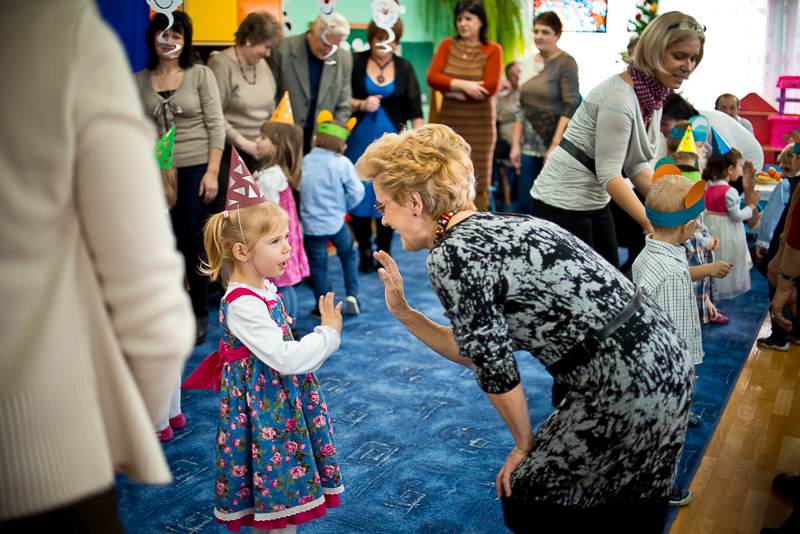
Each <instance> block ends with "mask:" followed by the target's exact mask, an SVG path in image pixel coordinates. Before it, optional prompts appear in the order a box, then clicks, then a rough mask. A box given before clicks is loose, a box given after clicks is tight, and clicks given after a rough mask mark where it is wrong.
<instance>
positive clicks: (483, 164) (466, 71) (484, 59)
mask: <svg viewBox="0 0 800 534" xmlns="http://www.w3.org/2000/svg"><path fill="white" fill-rule="evenodd" d="M453 23H454V25H455V28H456V31H457V35H456V36H455V37H446V38H445V39H444V40H443V41H442V42H441V43H440V44H439V48H438V49H437V51H436V56H435V57H434V58H433V62H432V63H431V66H430V68H429V69H428V85H430V86H431V87H432V88H433V89H436V90H437V91H440V92H442V93H443V95H444V98H443V99H442V107H441V110H440V111H439V116H438V122H440V123H442V124H446V125H447V126H450V127H451V128H452V129H453V130H455V131H456V132H457V133H458V134H459V135H461V136H462V137H463V138H464V139H466V141H467V143H469V146H470V148H471V149H472V152H471V154H472V163H473V166H474V168H475V184H476V195H475V204H476V205H477V207H478V209H480V210H486V209H488V207H489V185H490V184H491V181H492V153H493V152H494V143H495V140H496V137H497V132H496V129H495V106H494V100H493V99H492V98H490V97H491V96H492V95H493V94H495V93H496V92H497V89H498V87H499V86H500V73H501V72H502V70H503V48H502V47H501V46H500V45H499V44H497V43H495V42H491V41H489V40H488V39H487V38H486V31H487V26H488V22H487V19H486V10H485V9H484V7H483V2H481V1H480V0H461V1H460V2H459V3H458V4H457V5H456V8H455V11H454V13H453Z"/></svg>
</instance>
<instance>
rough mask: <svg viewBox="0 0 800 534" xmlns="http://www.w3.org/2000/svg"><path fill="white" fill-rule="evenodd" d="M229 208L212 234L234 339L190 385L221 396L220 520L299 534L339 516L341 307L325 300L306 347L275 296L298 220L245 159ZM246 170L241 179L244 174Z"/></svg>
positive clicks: (223, 317) (210, 248)
mask: <svg viewBox="0 0 800 534" xmlns="http://www.w3.org/2000/svg"><path fill="white" fill-rule="evenodd" d="M232 159H233V160H238V161H234V162H233V163H232V164H231V183H230V186H229V188H228V201H227V203H228V208H227V210H225V211H223V212H222V213H218V214H216V215H213V216H212V217H211V218H210V219H209V221H208V223H207V224H206V228H205V234H204V241H205V246H206V251H207V253H208V263H207V265H206V272H207V273H208V274H209V275H210V277H211V278H212V279H218V278H222V279H223V282H227V290H226V292H225V295H224V297H223V298H222V302H221V305H220V322H221V323H222V328H223V337H222V339H221V340H220V344H219V351H218V352H216V353H214V354H212V355H211V356H209V357H208V358H206V360H205V361H204V362H203V363H202V364H201V366H200V367H199V368H198V369H197V370H196V371H195V372H194V373H193V374H192V375H191V376H190V377H189V378H188V379H187V380H186V382H184V388H187V389H190V388H191V389H193V388H209V387H213V388H214V389H215V390H218V391H219V392H220V404H219V425H218V429H217V433H216V439H215V442H216V449H217V453H216V479H215V486H214V490H215V491H214V500H215V506H214V515H215V517H216V519H217V522H219V523H224V524H225V525H226V526H227V527H228V529H229V530H230V531H234V532H236V531H239V529H240V528H241V527H242V526H252V527H253V532H262V531H266V530H269V531H271V532H273V533H278V532H282V533H291V532H295V531H296V526H297V525H300V524H303V523H305V522H307V521H310V520H312V519H315V518H318V517H320V516H322V515H324V514H325V511H326V509H327V508H330V507H335V506H338V505H339V496H338V494H339V493H341V492H342V491H343V489H344V488H343V486H342V479H341V473H340V471H339V464H338V460H337V454H336V449H335V447H334V444H333V437H332V435H333V429H332V427H331V421H330V417H329V415H328V407H327V404H326V403H325V399H324V397H323V395H322V391H321V389H320V385H319V382H318V381H317V379H316V377H315V376H314V371H316V370H317V369H319V367H320V366H321V365H322V364H323V362H324V361H325V360H326V359H327V358H328V357H329V356H330V355H331V354H333V352H335V351H336V349H337V348H338V347H339V341H340V335H341V329H342V316H341V303H339V304H338V305H336V306H334V304H333V297H334V295H333V293H328V294H327V295H324V296H322V297H320V299H319V309H320V314H321V317H322V320H321V323H322V324H321V325H320V326H318V327H317V328H316V329H315V330H314V331H313V332H312V333H310V334H308V335H306V336H304V337H303V338H302V339H300V340H299V341H295V340H294V339H293V337H292V333H291V331H290V329H289V324H288V320H287V313H286V310H285V308H284V306H283V302H282V300H281V297H280V296H279V295H278V293H277V289H276V287H275V285H273V284H272V283H271V282H269V281H268V280H266V279H267V278H272V279H275V278H279V277H280V276H281V275H282V274H283V272H284V270H285V268H286V265H287V262H288V261H289V259H290V257H291V247H290V246H289V242H288V234H289V220H288V217H287V215H286V212H285V211H284V210H283V209H281V208H280V206H278V205H277V204H274V203H272V202H268V201H266V200H265V199H264V197H263V196H262V195H261V193H260V191H259V189H258V186H257V185H256V183H255V180H254V179H253V178H252V177H251V176H250V175H249V173H248V172H247V169H246V168H244V164H243V163H241V160H240V159H239V158H238V157H237V155H236V154H234V156H233V158H232ZM237 164H241V167H238V168H237V169H238V171H237V170H234V169H235V165H237Z"/></svg>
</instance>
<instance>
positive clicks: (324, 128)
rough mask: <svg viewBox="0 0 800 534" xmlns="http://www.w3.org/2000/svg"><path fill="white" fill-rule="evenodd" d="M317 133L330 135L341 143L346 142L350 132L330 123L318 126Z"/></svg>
mask: <svg viewBox="0 0 800 534" xmlns="http://www.w3.org/2000/svg"><path fill="white" fill-rule="evenodd" d="M317 133H322V134H328V135H332V136H334V137H338V138H339V139H341V140H342V141H347V138H348V137H350V130H348V129H347V128H345V127H344V126H339V125H338V124H334V123H332V122H322V123H320V124H318V125H317Z"/></svg>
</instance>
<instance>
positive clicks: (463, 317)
mask: <svg viewBox="0 0 800 534" xmlns="http://www.w3.org/2000/svg"><path fill="white" fill-rule="evenodd" d="M357 168H358V169H359V171H360V172H361V173H362V175H363V176H365V177H368V178H372V179H373V183H374V188H375V195H376V198H377V201H378V204H376V209H378V211H380V212H382V214H383V224H385V225H388V226H391V227H392V228H393V229H394V230H395V231H397V232H398V233H399V234H400V238H401V241H402V244H403V247H404V248H405V249H407V250H421V249H429V250H430V254H429V256H428V260H427V269H428V275H429V277H430V281H431V284H432V285H433V288H434V290H435V291H436V294H437V295H438V297H439V300H440V301H441V303H442V305H443V306H444V309H445V314H446V315H447V317H448V318H449V319H450V321H451V325H450V326H443V325H439V324H436V323H434V322H432V321H431V320H430V319H428V318H427V317H426V316H424V315H423V314H422V313H420V312H419V311H416V310H415V309H414V308H412V307H411V306H410V305H409V303H408V302H407V300H406V298H405V294H404V291H403V278H402V276H401V275H400V272H399V271H398V268H397V265H396V264H395V262H394V261H393V260H392V258H391V257H390V256H389V255H388V254H386V253H385V252H377V253H376V259H377V260H378V261H379V262H380V263H381V264H382V265H383V268H382V269H381V270H380V271H379V273H380V276H381V278H382V280H383V282H384V284H385V296H386V306H387V308H388V309H389V311H390V312H391V313H392V314H394V315H395V317H397V319H398V320H400V321H401V322H402V323H403V325H404V326H405V327H406V328H407V329H408V330H409V332H411V333H412V334H413V335H414V336H416V337H417V338H418V339H420V340H421V341H422V342H423V343H425V344H426V345H428V346H429V347H431V348H432V349H433V350H434V351H436V352H438V353H439V354H440V355H442V356H444V357H445V358H447V359H449V360H451V361H453V362H456V363H459V364H461V365H464V366H467V367H470V368H472V369H473V370H474V372H475V378H476V380H477V382H478V385H479V386H480V387H481V389H483V391H485V392H486V394H487V396H488V397H489V400H490V401H491V402H492V404H493V405H494V407H495V408H496V409H497V411H498V412H499V413H500V415H501V417H502V418H503V421H504V422H505V424H506V426H508V429H509V430H510V431H511V435H512V436H513V438H514V442H515V446H514V448H513V449H512V451H511V452H510V453H509V455H508V458H507V459H506V461H505V464H504V465H503V466H502V468H501V469H500V471H499V473H498V474H497V480H496V482H497V492H498V495H502V496H503V509H504V515H505V522H506V525H507V526H508V527H509V528H511V529H512V530H513V531H515V532H527V531H528V530H530V529H532V528H533V527H534V521H535V526H536V528H538V529H543V530H542V531H550V530H549V529H548V527H550V528H556V527H558V528H560V529H564V530H565V531H567V532H573V531H574V532H582V531H587V532H588V531H590V530H600V531H604V530H608V531H614V532H637V533H642V532H659V533H660V532H661V531H662V529H663V526H664V518H665V515H666V510H667V496H668V494H669V491H670V487H671V485H672V479H673V476H674V470H675V464H676V461H677V458H678V453H679V451H680V449H681V447H682V445H683V441H684V435H685V427H686V419H687V416H688V413H689V403H690V400H691V394H692V380H691V378H692V371H691V366H690V364H689V361H688V360H687V358H686V357H685V354H684V351H685V349H684V346H683V344H682V342H681V341H680V339H679V337H678V334H677V331H676V330H675V327H674V326H673V325H672V323H671V321H670V319H669V318H668V317H667V316H666V315H665V314H664V312H662V311H661V310H660V309H659V308H658V307H657V306H656V305H655V304H654V303H653V302H652V301H650V300H649V299H647V298H646V297H643V296H641V295H640V294H639V293H637V292H636V291H635V288H634V286H633V284H632V283H631V282H630V281H629V280H627V279H626V278H625V277H624V276H623V275H622V274H621V273H619V272H618V271H617V270H616V269H613V268H612V267H611V266H610V265H609V264H608V263H607V262H605V261H603V260H602V258H601V257H600V256H599V255H598V254H597V253H596V252H594V251H593V250H592V249H591V248H590V247H589V246H588V245H586V244H585V243H584V242H583V241H581V240H580V239H578V238H576V237H575V236H573V235H572V234H570V233H569V232H567V231H565V230H563V229H562V228H561V227H559V226H557V225H555V224H553V223H550V222H547V221H544V220H541V219H536V218H532V217H527V216H520V215H498V214H492V213H486V212H476V211H474V208H473V203H472V200H473V198H474V195H475V179H474V176H473V167H472V162H471V160H470V155H469V146H468V145H467V143H466V142H465V141H464V139H463V138H461V137H460V136H458V135H456V134H455V133H454V132H453V131H452V130H451V129H450V128H448V127H447V126H443V125H429V126H424V127H422V128H420V129H418V130H412V131H408V132H404V133H402V134H387V135H384V136H383V137H382V138H380V139H379V140H378V141H376V142H374V143H373V144H372V145H370V147H369V148H367V150H366V152H365V153H364V155H363V156H362V157H361V159H360V160H359V161H358V165H357ZM623 325H624V326H623ZM519 349H524V350H527V351H529V352H530V353H531V354H534V355H535V357H536V358H537V359H539V360H540V361H541V362H542V363H543V364H544V365H545V366H546V367H547V369H548V371H549V372H550V373H551V374H552V376H553V379H554V380H555V381H556V383H558V384H559V386H560V388H561V390H562V391H563V392H564V393H563V396H562V398H560V399H557V401H556V403H555V404H556V409H555V411H554V412H553V414H552V415H551V416H550V417H549V418H548V419H547V420H546V421H545V422H544V423H543V424H542V426H541V427H540V428H539V429H538V430H537V431H536V432H535V433H534V431H533V430H532V428H531V423H530V419H529V416H528V408H527V402H526V398H525V393H524V391H523V386H522V384H521V383H520V375H519V371H518V369H517V364H516V362H515V360H514V355H513V352H512V351H514V350H519ZM453 454H458V453H457V452H456V451H453ZM623 512H624V516H625V521H624V522H620V521H619V518H620V514H622V513H623Z"/></svg>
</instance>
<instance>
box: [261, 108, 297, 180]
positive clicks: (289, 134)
mask: <svg viewBox="0 0 800 534" xmlns="http://www.w3.org/2000/svg"><path fill="white" fill-rule="evenodd" d="M261 135H263V136H264V137H266V138H267V139H269V140H270V141H271V142H272V144H273V145H274V146H275V150H274V151H273V153H272V154H270V155H269V156H267V157H266V158H264V159H263V160H262V161H261V162H260V163H261V168H262V169H266V168H267V167H272V166H273V165H278V166H279V167H280V168H281V169H282V170H283V173H284V174H285V175H286V179H287V180H288V181H289V185H290V186H291V187H292V189H299V188H300V177H301V171H302V168H303V129H302V128H301V127H300V126H298V125H296V124H285V123H282V122H272V121H269V120H268V121H266V122H265V123H264V124H263V125H261Z"/></svg>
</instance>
